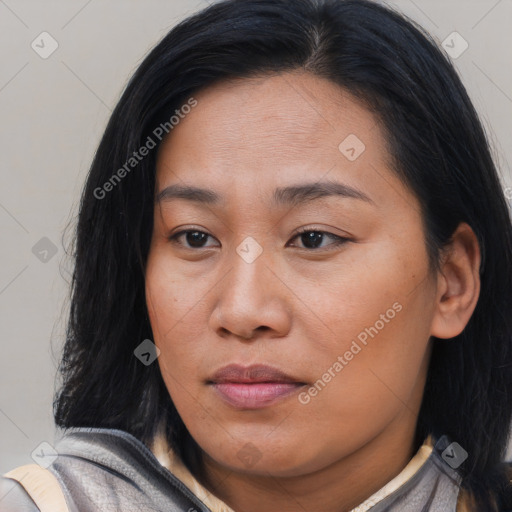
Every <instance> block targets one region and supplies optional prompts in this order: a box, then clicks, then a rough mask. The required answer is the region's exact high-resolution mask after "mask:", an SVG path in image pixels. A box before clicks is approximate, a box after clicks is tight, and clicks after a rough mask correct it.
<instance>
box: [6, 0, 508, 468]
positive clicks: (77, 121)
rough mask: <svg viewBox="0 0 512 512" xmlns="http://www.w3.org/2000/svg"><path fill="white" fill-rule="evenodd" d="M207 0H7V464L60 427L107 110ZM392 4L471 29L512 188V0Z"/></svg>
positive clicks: (463, 68) (470, 55)
mask: <svg viewBox="0 0 512 512" xmlns="http://www.w3.org/2000/svg"><path fill="white" fill-rule="evenodd" d="M208 3H209V2H207V1H206V0H203V1H201V0H166V1H163V0H150V1H144V2H143V1H142V0H140V1H134V0H131V1H127V0H123V1H121V0H102V1H100V0H89V1H87V0H59V1H56V0H53V1H48V0H47V1H44V2H39V1H37V0H32V1H28V0H0V41H1V45H0V52H1V67H0V127H1V136H0V141H1V152H0V154H1V159H2V160H1V167H0V168H1V173H2V179H1V183H2V187H1V189H0V226H1V231H0V232H1V241H0V246H1V260H0V263H1V264H0V315H1V317H0V335H1V343H2V345H1V346H2V357H1V360H0V365H1V367H0V390H1V394H0V434H1V435H0V473H4V472H6V471H8V470H9V469H12V468H13V467H15V466H18V465H21V464H27V463H32V462H33V460H32V458H31V453H32V452H33V451H34V450H35V448H36V447H37V446H38V445H39V444H40V443H41V442H43V441H46V442H48V443H50V444H53V443H54V442H55V440H56V432H55V429H54V425H53V419H52V399H53V392H54V387H55V370H56V367H57V363H58V358H59V354H60V348H61V345H62V342H63V339H64V328H65V321H66V314H67V311H68V306H69V304H68V282H69V278H70V275H71V274H70V272H71V269H72V267H71V264H72V263H70V261H69V259H68V258H66V257H65V254H64V250H63V249H64V247H63V236H64V228H65V226H66V225H67V223H68V222H69V221H70V220H72V219H73V217H74V215H75V214H76V212H77V202H78V198H79V194H80V191H81V188H82V185H83V183H84V179H85V176H86V173H87V171H88V166H89V165H90V163H91V159H92V156H93V154H94V151H95V149H96V146H97V144H98V142H99V139H100V136H101V134H102V132H103V129H104V127H105V125H106V122H107V120H108V117H109V115H110V112H111V110H112V108H113V107H114V105H115V103H116V101H117V100H118V98H119V95H120V93H121V91H122V89H123V88H124V86H125V84H126V81H127V79H128V78H129V76H130V75H131V74H132V72H133V71H134V70H135V68H136V67H137V66H138V64H139V63H140V62H141V60H142V58H143V57H144V55H145V54H146V53H147V51H148V50H149V49H150V48H151V47H152V46H154V44H155V43H156V42H157V41H159V40H160V39H161V38H162V37H163V36H164V35H165V34H166V33H167V32H168V30H169V29H170V28H171V27H172V26H173V25H175V24H176V23H177V22H178V21H179V20H181V19H183V18H184V17H186V16H187V15H189V14H191V13H192V12H194V11H197V10H198V9H200V8H202V7H205V6H206V5H207V4H208ZM388 3H391V4H392V5H395V6H397V7H399V8H400V10H402V11H403V12H404V13H406V14H408V15H409V16H410V17H412V18H413V19H415V20H416V21H418V22H419V23H420V24H422V25H423V26H424V27H425V28H426V29H427V30H428V31H430V32H431V33H432V34H433V35H434V36H435V37H436V38H437V39H438V41H439V44H441V43H442V42H443V41H445V40H446V41H447V44H449V45H450V46H452V47H453V49H452V50H450V51H452V52H455V51H456V52H457V53H459V52H460V51H461V50H462V49H464V48H465V46H466V44H465V43H464V41H466V42H467V45H468V47H467V49H466V50H465V52H464V53H462V54H461V55H460V56H457V58H454V63H455V64H456V67H457V69H458V70H459V72H460V74H461V75H462V78H463V81H464V83H465V84H466V86H467V88H468V90H469V93H470V96H471V98H472V100H473V102H474V104H475V107H476V109H477V110H478V112H479V113H480V115H481V117H482V119H483V121H484V124H485V126H486V128H487V130H488V131H489V135H490V138H491V142H492V144H493V146H494V148H495V154H496V161H497V163H498V165H499V168H500V172H501V175H502V181H503V187H504V188H505V190H506V194H507V196H508V197H512V173H511V171H510V167H509V165H508V163H507V162H512V154H511V153H512V148H511V147H510V134H511V133H512V71H511V66H510V64H511V57H512V35H511V28H510V21H511V20H512V2H511V1H510V0H499V1H498V0H457V1H446V0H432V1H420V0H414V1H413V0H399V1H394V2H388ZM454 31H456V32H458V33H459V34H460V36H450V35H451V34H452V33H453V32H454ZM42 32H48V33H49V34H50V35H51V37H52V38H53V39H54V40H55V41H56V43H57V44H58V48H57V50H56V51H55V52H54V53H53V54H51V55H50V56H49V57H47V58H45V59H44V58H42V57H41V56H40V54H39V53H36V51H35V50H34V49H33V48H32V47H31V44H32V42H33V41H35V43H34V44H38V42H39V48H38V51H39V52H42V51H43V50H44V51H48V50H49V49H51V44H52V43H51V40H50V39H49V38H48V36H43V37H44V38H45V43H40V40H41V36H40V34H41V33H42ZM448 36H450V37H451V38H449V37H448ZM447 38H448V39H447ZM461 38H462V39H461ZM53 44H55V43H53ZM42 46H44V48H41V47H42ZM36 48H37V47H36ZM454 55H455V54H454ZM66 234H67V236H66V237H65V239H64V242H65V245H66V246H67V242H68V240H69V235H70V234H71V231H70V230H68V232H67V233H66ZM52 248H53V250H54V251H56V252H55V254H53V253H52ZM44 250H47V251H48V252H44ZM508 457H509V458H512V450H509V456H508Z"/></svg>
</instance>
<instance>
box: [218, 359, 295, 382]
mask: <svg viewBox="0 0 512 512" xmlns="http://www.w3.org/2000/svg"><path fill="white" fill-rule="evenodd" d="M212 382H213V383H215V384H218V383H224V382H233V383H234V382H236V383H242V384H243V383H256V382H296V383H301V384H304V382H302V381H300V380H298V379H296V378H295V377H292V376H291V375H288V374H287V373H285V372H283V371H281V370H279V369H278V368H275V367H273V366H268V365H265V364H253V365H251V366H241V365H239V364H228V365H227V366H224V367H222V368H220V369H219V370H217V371H216V372H215V373H214V374H213V376H212V377H210V379H208V383H212Z"/></svg>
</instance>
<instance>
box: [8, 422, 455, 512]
mask: <svg viewBox="0 0 512 512" xmlns="http://www.w3.org/2000/svg"><path fill="white" fill-rule="evenodd" d="M449 444H450V441H449V439H448V438H447V436H442V437H441V438H440V439H438V440H437V442H436V443H435V445H434V449H433V450H432V453H431V454H430V456H429V457H428V459H427V460H426V461H425V463H424V464H423V465H422V466H421V467H420V469H419V470H418V471H417V472H416V473H415V474H414V475H413V476H412V477H411V478H409V479H408V480H407V481H406V482H405V483H404V484H403V485H401V486H400V487H399V488H398V489H397V490H396V491H394V492H392V493H391V494H390V495H389V496H387V497H386V498H384V499H383V500H382V501H379V502H378V503H377V504H376V505H374V506H372V507H371V508H370V509H369V510H370V511H371V512H385V511H389V512H456V511H457V496H458V494H459V484H460V481H461V476H460V474H459V473H458V471H457V470H456V469H453V468H452V467H451V466H450V465H449V464H448V463H447V462H446V461H445V459H446V452H445V454H444V456H442V454H443V452H444V451H445V449H446V448H448V446H449ZM55 448H56V450H57V453H58V457H57V459H56V460H54V462H53V463H52V464H51V465H50V466H49V467H48V469H49V470H50V471H51V472H52V473H53V475H55V476H56V477H57V479H58V481H59V482H60V484H61V487H62V488H63V490H64V496H65V498H66V501H67V504H68V507H69V510H70V511H72V512H98V511H101V512H114V511H116V512H117V511H122V512H132V511H133V512H135V511H137V512H139V511H154V512H164V511H165V512H212V511H210V509H209V508H207V506H206V505H205V504H204V503H202V502H201V501H200V500H199V499H198V498H197V497H196V496H195V495H194V494H193V492H192V491H191V490H190V489H188V488H187V487H186V486H185V485H184V484H183V482H181V481H180V480H179V479H178V478H177V477H175V476H174V475H173V474H172V473H171V472H170V471H169V470H167V469H166V468H165V467H164V466H162V465H161V464H160V462H159V461H158V460H157V458H156V457H155V455H153V453H152V452H151V451H150V450H149V448H148V447H147V446H146V445H145V444H143V443H142V442H141V441H139V440H138V439H136V438H135V437H133V436H132V435H130V434H128V433H126V432H123V431H121V430H111V429H90V428H74V429H70V430H68V431H66V433H65V435H64V436H63V437H62V439H60V441H59V442H58V443H57V444H56V446H55ZM443 457H444V458H443ZM446 460H448V459H446ZM459 510H461V509H460V508H459ZM0 511H1V512H38V511H39V509H38V508H37V506H36V505H35V504H34V502H33V501H32V499H31V498H30V497H29V496H28V494H27V493H26V492H25V490H24V489H23V487H22V486H21V485H20V484H18V483H16V482H15V481H13V480H11V479H8V478H5V477H0ZM315 512H320V511H315Z"/></svg>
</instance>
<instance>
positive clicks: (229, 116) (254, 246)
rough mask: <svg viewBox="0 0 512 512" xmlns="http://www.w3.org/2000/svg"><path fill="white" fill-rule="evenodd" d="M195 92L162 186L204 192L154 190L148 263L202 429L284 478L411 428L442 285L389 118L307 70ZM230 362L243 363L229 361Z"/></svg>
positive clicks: (160, 168)
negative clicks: (233, 368) (388, 131)
mask: <svg viewBox="0 0 512 512" xmlns="http://www.w3.org/2000/svg"><path fill="white" fill-rule="evenodd" d="M194 97H195V99H196V100H197V105H196V106H195V107H194V108H192V109H191V112H190V113H189V114H188V115H186V116H183V117H184V118H183V119H181V120H180V122H179V124H178V125H177V126H175V127H174V129H173V130H172V131H171V132H170V134H169V135H168V137H167V138H166V139H165V140H164V142H163V144H162V146H161V147H160V150H159V154H158V162H157V176H156V178H157V179H156V182H157V183H156V191H155V192H156V194H157V195H158V194H159V193H160V192H162V191H163V190H164V189H166V188H167V187H178V186H179V187H197V188H200V189H204V190H205V193H203V194H202V195H201V194H193V193H188V194H187V193H183V194H181V196H180V194H179V193H175V192H179V190H177V189H175V190H174V192H173V191H172V190H168V191H167V192H166V193H163V194H162V195H161V198H160V201H159V202H155V210H154V229H153V234H152V241H151V248H150V253H149V259H148V263H147V269H146V298H147V305H148V311H149V315H150V320H151V326H152V330H153V334H154V341H155V344H156V345H157V347H158V348H159V349H160V351H161V353H160V356H159V358H158V364H159V365H160V369H161V372H162V375H163V378H164V381H165V384H166V386H167V389H168V391H169V394H170V396H171V398H172V400H173V402H174V404H175V405H176V408H177V410H178V412H179V414H180V416H181V418H182V419H183V422H184V423H185V425H186V427H187V428H188V430H189V432H190V433H191V435H192V436H193V438H194V439H195V440H196V442H197V443H198V444H199V446H200V447H201V448H202V450H203V451H204V452H205V453H206V455H207V457H208V458H209V460H211V461H212V463H215V464H217V465H220V466H223V467H226V468H229V469H231V470H234V471H245V472H249V473H253V474H263V473H266V472H271V473H272V474H273V475H280V476H294V475H295V476H296V475H301V474H306V473H310V472H313V471H316V470H319V469H322V468H326V467H327V466H329V465H330V464H332V463H334V462H336V461H338V460H341V459H343V458H344V457H348V456H349V455H350V454H352V453H354V452H356V451H357V450H360V449H361V448H362V447H364V446H366V445H367V444H368V443H370V442H371V441H375V440H377V439H380V441H381V442H382V443H384V442H386V443H388V444H393V443H394V444H395V445H397V446H398V445H399V444H400V443H402V444H403V443H404V442H405V441H404V440H405V439H406V440H410V439H411V438H412V437H411V436H412V435H413V431H414V428H415V425H416V421H417V412H418V409H419V406H420V403H421V398H422V393H423V388H424V383H425V377H426V371H427V367H428V359H429V353H430V350H429V348H430V345H429V343H428V342H429V336H430V333H431V322H432V318H433V315H434V302H435V295H436V285H435V280H434V279H433V276H432V275H431V274H429V266H428V258H427V253H426V248H425V241H424V232H423V226H422V220H421V215H420V206H419V203H418V201H417V199H416V198H415V196H414V195H412V193H411V192H410V191H409V190H408V189H407V188H405V186H404V185H403V184H402V182H401V181H400V180H399V179H398V178H397V177H396V175H395V174H394V173H393V172H392V170H391V168H390V164H389V160H390V158H389V154H388V152H387V149H386V144H385V140H384V138H383V132H382V131H381V128H380V126H379V124H378V122H377V119H376V118H375V117H374V116H373V115H372V114H371V113H370V112H369V111H368V110H366V109H365V108H364V107H363V106H362V105H361V104H359V103H358V102H356V101H355V99H354V98H353V97H351V96H350V95H349V94H348V93H346V92H344V91H343V90H342V89H340V88H339V87H338V86H337V85H335V84H333V83H331V82H330V81H327V80H325V79H321V78H318V77H315V76H312V75H310V74H305V73H299V72H290V73H285V74H281V75H275V76H272V77H265V78H259V79H252V80H247V79H246V80H239V81H232V82H230V83H223V84H217V85H215V86H213V87H210V88H208V89H205V90H203V91H201V92H200V93H199V94H197V95H195V96H194ZM307 186H310V187H311V188H309V190H308V189H307V188H304V187H307ZM182 192H184V191H183V190H182ZM185 230H188V231H189V233H188V235H187V233H185V234H179V233H180V232H182V231H185ZM300 230H304V231H305V233H303V234H301V232H300ZM230 364H233V365H239V366H240V367H242V369H241V370H242V371H241V372H240V373H237V372H229V371H228V372H226V373H225V374H224V375H223V378H222V375H221V376H220V377H219V375H217V376H216V374H217V372H218V371H219V370H221V369H223V368H224V367H226V366H227V365H230ZM251 365H266V366H270V367H271V369H273V370H278V371H280V372H282V373H284V374H286V375H287V377H283V376H281V377H280V376H279V375H277V374H275V373H272V372H271V371H270V372H268V371H265V370H261V369H260V370H258V369H257V368H256V369H255V370H254V371H252V372H251V371H247V372H244V371H243V369H244V368H245V367H249V366H251ZM239 370H240V368H239ZM217 377H218V378H217Z"/></svg>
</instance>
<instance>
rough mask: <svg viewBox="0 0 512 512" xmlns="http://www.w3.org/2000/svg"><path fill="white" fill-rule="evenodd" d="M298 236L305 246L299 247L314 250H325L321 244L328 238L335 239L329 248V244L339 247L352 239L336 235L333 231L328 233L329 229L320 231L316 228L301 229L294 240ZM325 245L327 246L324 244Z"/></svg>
mask: <svg viewBox="0 0 512 512" xmlns="http://www.w3.org/2000/svg"><path fill="white" fill-rule="evenodd" d="M296 238H299V239H300V240H301V242H302V243H303V244H304V246H305V247H299V249H309V250H313V251H318V250H319V249H320V250H323V247H322V246H321V244H322V242H324V241H325V240H327V239H329V238H330V239H331V240H334V242H333V243H331V244H328V245H327V248H329V246H330V247H331V248H332V247H338V246H340V245H343V244H344V243H346V242H348V241H350V239H349V238H345V237H342V236H338V235H334V234H333V233H328V232H327V231H320V230H316V229H311V228H307V227H306V228H302V229H300V230H299V233H298V234H297V235H295V236H294V237H293V238H292V240H295V239H296ZM324 247H325V246H324Z"/></svg>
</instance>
